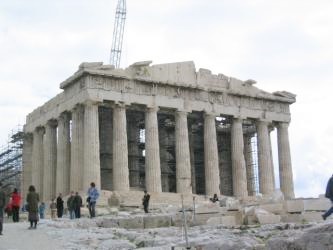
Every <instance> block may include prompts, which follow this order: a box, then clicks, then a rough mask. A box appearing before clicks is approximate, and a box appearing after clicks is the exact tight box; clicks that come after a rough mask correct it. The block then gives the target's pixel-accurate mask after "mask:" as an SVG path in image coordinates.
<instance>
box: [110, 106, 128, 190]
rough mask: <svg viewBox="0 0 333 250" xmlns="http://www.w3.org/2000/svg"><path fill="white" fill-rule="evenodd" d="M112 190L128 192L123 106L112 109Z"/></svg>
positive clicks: (124, 111) (124, 110)
mask: <svg viewBox="0 0 333 250" xmlns="http://www.w3.org/2000/svg"><path fill="white" fill-rule="evenodd" d="M112 139H113V142H112V145H113V148H112V152H113V153H112V154H113V164H112V165H113V190H116V191H129V170H128V147H127V130H126V108H125V105H122V104H120V105H115V106H114V108H113V136H112Z"/></svg>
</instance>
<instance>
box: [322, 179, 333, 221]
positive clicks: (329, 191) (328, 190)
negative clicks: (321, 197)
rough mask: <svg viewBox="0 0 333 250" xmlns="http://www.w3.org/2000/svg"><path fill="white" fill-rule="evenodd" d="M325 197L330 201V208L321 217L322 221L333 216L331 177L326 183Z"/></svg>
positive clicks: (332, 181) (332, 184)
mask: <svg viewBox="0 0 333 250" xmlns="http://www.w3.org/2000/svg"><path fill="white" fill-rule="evenodd" d="M325 197H326V198H328V199H330V200H331V202H332V206H331V208H330V209H328V210H327V211H326V212H325V213H324V214H323V215H322V217H323V219H324V220H326V219H327V217H328V216H330V215H331V214H333V175H332V176H331V178H330V179H329V180H328V182H327V186H326V192H325Z"/></svg>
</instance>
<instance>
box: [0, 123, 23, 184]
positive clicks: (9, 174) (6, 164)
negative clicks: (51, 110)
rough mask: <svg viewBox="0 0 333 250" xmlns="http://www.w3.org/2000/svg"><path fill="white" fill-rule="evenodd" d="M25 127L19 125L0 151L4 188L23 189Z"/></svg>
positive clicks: (0, 177)
mask: <svg viewBox="0 0 333 250" xmlns="http://www.w3.org/2000/svg"><path fill="white" fill-rule="evenodd" d="M23 138H24V133H23V127H22V126H21V125H18V126H17V127H16V128H15V129H13V130H12V131H11V133H10V134H9V136H8V142H7V144H6V145H4V146H2V147H1V149H0V181H1V182H2V184H3V187H4V188H11V187H16V188H18V189H21V173H22V149H23Z"/></svg>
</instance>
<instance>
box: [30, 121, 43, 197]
mask: <svg viewBox="0 0 333 250" xmlns="http://www.w3.org/2000/svg"><path fill="white" fill-rule="evenodd" d="M44 132H45V130H44V128H43V127H38V128H36V129H35V131H34V132H33V145H32V185H34V186H35V188H36V191H37V192H39V195H40V197H43V196H42V195H43V164H44V162H43V136H44Z"/></svg>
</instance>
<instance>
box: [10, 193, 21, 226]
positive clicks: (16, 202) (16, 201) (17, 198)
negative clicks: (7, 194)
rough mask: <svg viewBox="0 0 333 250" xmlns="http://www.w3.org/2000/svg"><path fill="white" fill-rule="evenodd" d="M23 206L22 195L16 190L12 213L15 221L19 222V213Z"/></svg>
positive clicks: (13, 196)
mask: <svg viewBox="0 0 333 250" xmlns="http://www.w3.org/2000/svg"><path fill="white" fill-rule="evenodd" d="M20 205H21V195H20V194H19V192H18V191H17V188H14V191H13V193H12V212H13V221H14V222H19V219H20V218H19V211H20Z"/></svg>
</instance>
